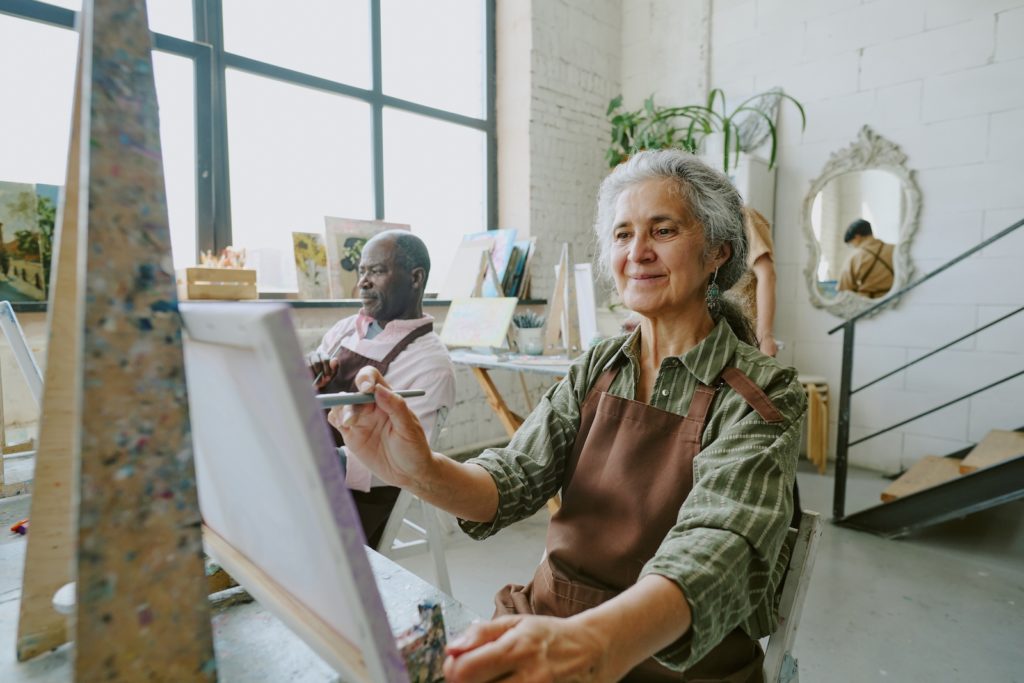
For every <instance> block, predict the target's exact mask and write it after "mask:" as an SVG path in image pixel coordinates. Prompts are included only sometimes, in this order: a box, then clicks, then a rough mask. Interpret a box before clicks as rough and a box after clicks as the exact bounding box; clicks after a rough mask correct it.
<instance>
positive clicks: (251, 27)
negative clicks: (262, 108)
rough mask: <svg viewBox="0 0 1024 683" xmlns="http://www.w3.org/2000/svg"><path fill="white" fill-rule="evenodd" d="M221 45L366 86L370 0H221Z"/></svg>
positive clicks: (307, 71) (306, 70) (231, 50)
mask: <svg viewBox="0 0 1024 683" xmlns="http://www.w3.org/2000/svg"><path fill="white" fill-rule="evenodd" d="M224 49H225V50H227V51H228V52H233V53H235V54H238V55H242V56H243V57H249V58H252V59H258V60H260V61H262V62H268V63H270V64H275V65H277V66H283V67H286V68H288V69H294V70H296V71H302V72H304V73H309V74H313V75H315V76H320V77H322V78H328V79H330V80H333V81H341V82H343V83H347V84H349V85H354V86H358V87H361V88H369V87H370V2H369V0H292V1H291V2H281V1H280V0H224Z"/></svg>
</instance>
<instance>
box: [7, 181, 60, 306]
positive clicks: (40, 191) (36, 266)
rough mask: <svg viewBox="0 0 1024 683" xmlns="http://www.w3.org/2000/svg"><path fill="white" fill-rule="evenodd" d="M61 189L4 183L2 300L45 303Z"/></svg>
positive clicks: (48, 186) (51, 186)
mask: <svg viewBox="0 0 1024 683" xmlns="http://www.w3.org/2000/svg"><path fill="white" fill-rule="evenodd" d="M59 194H60V188H59V187H57V186H56V185H33V184H31V183H11V182H2V181H0V300H7V301H45V300H46V291H47V284H48V282H49V277H50V259H51V256H52V253H53V229H54V224H55V223H56V218H57V202H58V198H59Z"/></svg>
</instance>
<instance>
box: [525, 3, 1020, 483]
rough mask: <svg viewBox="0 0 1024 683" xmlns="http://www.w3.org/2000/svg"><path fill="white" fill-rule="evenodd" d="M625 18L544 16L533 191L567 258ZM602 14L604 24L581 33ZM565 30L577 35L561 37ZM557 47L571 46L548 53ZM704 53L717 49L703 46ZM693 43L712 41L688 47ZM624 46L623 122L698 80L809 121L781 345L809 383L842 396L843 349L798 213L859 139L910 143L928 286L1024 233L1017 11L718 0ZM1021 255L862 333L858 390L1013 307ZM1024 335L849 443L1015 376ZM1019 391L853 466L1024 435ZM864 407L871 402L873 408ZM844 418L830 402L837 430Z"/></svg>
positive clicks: (884, 413)
mask: <svg viewBox="0 0 1024 683" xmlns="http://www.w3.org/2000/svg"><path fill="white" fill-rule="evenodd" d="M614 5H615V3H609V2H602V3H598V4H596V5H594V6H593V7H590V6H587V7H584V3H582V2H569V1H568V0H562V1H559V2H552V3H550V6H549V5H548V3H534V4H533V12H534V17H533V21H532V23H533V26H534V43H535V44H534V58H533V78H534V81H535V82H534V83H533V85H532V87H531V92H532V95H533V105H532V109H531V116H532V117H533V120H532V122H531V164H533V165H535V166H537V167H538V168H536V169H535V170H533V171H531V174H530V177H531V182H532V183H533V185H532V187H531V202H532V206H531V220H532V221H533V223H534V224H535V225H536V228H539V230H540V231H541V232H538V233H537V234H544V232H543V231H546V230H548V228H549V226H550V228H551V229H553V230H557V231H559V236H558V238H557V239H564V237H563V235H564V234H565V232H564V231H566V230H569V231H572V230H576V231H577V235H578V236H577V237H576V238H574V244H580V243H586V242H587V241H588V240H589V233H588V224H589V221H590V219H591V217H592V210H593V209H592V201H593V190H594V188H595V186H596V180H597V179H598V178H599V177H600V175H601V173H602V172H603V169H602V168H601V167H600V163H599V162H593V163H591V160H593V159H596V158H598V157H599V154H600V151H601V150H602V149H603V146H604V139H605V136H606V134H607V125H606V124H605V123H604V121H603V119H602V116H601V115H602V114H603V107H604V104H605V102H606V97H607V96H611V95H613V94H615V92H617V91H618V90H619V89H620V88H619V87H618V85H619V84H618V83H617V82H616V71H615V67H614V61H615V55H614V35H613V34H614V13H615V7H614ZM705 8H707V9H709V10H710V14H709V15H707V16H705V15H703V14H702V11H703V9H705ZM598 11H601V12H603V13H604V16H605V17H606V21H604V22H591V23H589V24H588V23H586V22H582V23H581V22H579V21H577V20H576V17H577V15H581V14H582V15H587V14H589V13H590V12H598ZM561 21H570V22H574V23H569V24H562V25H556V24H557V22H561ZM705 22H707V23H705ZM578 26H583V27H584V28H583V29H577V27H578ZM591 30H594V31H597V32H598V33H600V34H601V35H603V36H604V44H605V45H606V46H607V47H608V49H607V50H604V51H603V52H602V54H601V56H600V58H599V59H598V60H597V61H599V62H600V64H601V65H602V69H603V70H604V77H605V78H606V79H607V81H606V82H605V83H604V85H605V86H606V87H605V88H604V89H603V92H602V88H601V85H602V84H601V83H600V78H601V75H600V73H597V71H599V70H596V69H592V70H582V69H581V68H580V67H581V64H580V62H579V59H580V55H581V54H584V52H581V46H582V45H592V41H591V40H590V39H591V38H592V37H593V36H590V35H587V32H588V31H591ZM551 35H557V36H559V37H560V40H558V41H552V40H550V39H548V37H549V36H551ZM663 36H674V37H675V38H676V40H675V45H674V46H673V49H672V50H668V51H666V50H665V49H664V43H665V39H664V38H663ZM701 36H704V37H705V38H701ZM707 36H709V37H710V45H706V44H704V42H703V41H705V40H706V37H707ZM694 40H696V41H698V42H699V44H698V45H693V44H691V41H694ZM621 45H622V50H621V56H620V62H621V72H620V73H621V90H622V91H623V92H624V93H625V94H626V102H627V105H629V106H636V105H637V104H639V101H640V99H642V98H643V97H645V96H646V95H647V94H649V93H650V92H655V93H656V97H657V100H658V101H659V102H661V103H673V104H675V103H685V102H689V101H699V100H701V99H702V98H703V93H702V92H700V88H699V84H700V83H701V81H700V76H701V74H702V73H705V72H706V71H707V70H709V71H710V80H709V81H708V85H710V86H711V87H722V88H724V89H726V93H727V95H728V96H729V101H730V102H732V103H736V102H738V101H740V99H742V98H743V97H745V96H747V95H749V94H752V93H753V92H757V91H761V90H765V89H768V88H771V87H774V86H782V87H783V88H785V90H786V91H787V92H788V93H790V94H792V95H794V96H795V97H797V98H798V99H799V100H800V101H801V102H803V103H804V105H805V106H806V108H807V115H808V125H807V130H806V131H805V132H804V133H801V131H800V129H799V121H798V119H797V117H796V116H795V115H794V112H793V111H790V110H789V108H788V107H783V110H782V114H781V117H780V121H779V131H780V150H779V171H778V176H777V190H776V214H775V217H774V218H775V238H776V247H777V254H776V256H777V264H778V270H779V280H778V297H779V301H780V302H781V306H780V310H779V313H778V319H777V334H778V336H779V337H780V338H782V339H784V340H785V341H786V342H787V344H788V346H787V348H786V349H785V350H784V351H783V352H782V354H781V358H782V359H783V360H784V361H786V362H791V363H793V364H795V365H796V366H797V367H798V368H800V369H801V370H802V371H804V372H807V373H813V374H822V375H825V376H826V377H828V378H829V381H830V384H831V386H832V388H833V391H837V390H838V380H839V369H840V348H841V346H840V342H841V339H840V336H839V335H835V336H831V337H830V336H828V335H827V334H826V331H827V330H828V329H829V328H831V327H833V326H835V325H836V324H838V322H839V321H838V319H836V318H835V317H833V316H831V315H830V314H828V313H825V312H823V311H820V310H817V309H814V308H812V307H811V306H810V304H809V303H808V299H807V294H806V290H805V284H804V277H803V272H802V271H803V269H804V267H805V265H806V264H805V260H806V244H805V238H804V236H803V232H802V230H801V229H800V222H801V220H802V217H801V211H802V202H803V197H804V193H805V192H806V191H807V188H808V186H809V183H810V181H811V180H812V179H813V178H814V177H816V176H817V175H818V174H819V173H820V171H821V169H822V167H823V166H824V164H825V162H826V160H827V159H828V156H829V155H830V154H831V153H832V152H833V151H836V150H838V149H841V148H843V147H845V146H847V145H848V144H849V143H850V142H852V141H853V139H854V138H855V136H856V134H857V130H858V129H859V128H860V126H862V125H864V124H868V125H870V126H872V127H873V128H874V129H875V130H876V131H878V132H879V133H881V134H882V135H885V136H886V137H888V138H889V139H891V140H893V141H894V142H895V143H897V144H899V145H901V147H902V148H903V150H904V151H905V152H906V153H907V155H908V157H909V161H908V163H909V166H910V167H911V168H913V169H915V170H916V176H917V180H918V182H919V184H920V187H921V190H922V194H923V208H922V216H921V218H922V221H921V227H920V230H919V232H918V237H917V241H916V243H915V247H914V249H913V251H912V258H913V260H914V262H915V265H916V266H917V272H918V274H923V273H924V272H927V270H928V269H930V268H934V267H935V266H937V265H939V264H941V263H943V262H944V261H946V260H948V259H949V258H951V257H953V256H955V255H956V254H958V253H960V252H962V251H963V250H964V249H966V248H968V247H970V246H973V245H974V244H977V242H978V241H980V240H981V239H983V238H984V237H985V236H988V235H991V234H994V233H995V232H997V231H998V230H1000V229H1002V228H1003V227H1005V226H1007V225H1009V224H1010V223H1012V222H1013V221H1015V220H1017V219H1019V218H1020V217H1022V216H1024V195H1022V194H1021V188H1022V187H1024V164H1021V162H1020V159H1022V158H1024V132H1022V131H1024V1H1022V0H971V1H968V0H871V1H862V0H714V1H713V2H711V3H710V5H706V4H704V3H703V2H700V1H699V0H684V1H682V2H676V3H668V2H665V1H663V0H622V7H621ZM684 55H685V57H684ZM666 64H669V65H671V69H666V68H665V65H666ZM680 71H681V73H680ZM586 76H593V77H594V79H595V80H592V81H591V80H587V79H586V78H585V77H586ZM580 83H583V84H584V85H580ZM596 93H600V94H601V96H597V95H596ZM588 107H592V108H593V109H592V110H588ZM558 118H561V119H562V120H561V121H558V120H552V119H558ZM584 130H588V131H590V135H589V137H590V138H591V139H592V140H596V141H597V143H596V145H595V146H594V147H593V149H591V150H590V151H589V152H588V151H584V150H582V149H581V148H580V147H579V146H577V145H575V144H572V145H567V144H566V138H567V137H569V136H570V135H571V133H575V134H577V137H574V138H573V141H574V142H576V141H579V140H581V139H582V138H583V137H585V136H584V135H582V132H583V131H584ZM588 144H592V143H588ZM567 188H571V191H567ZM572 226H575V227H572ZM1022 256H1024V234H1021V235H1019V236H1017V237H1015V238H1013V239H1010V240H1005V241H1004V242H1003V243H1001V244H1000V245H998V246H997V247H992V248H989V249H987V250H985V251H984V252H982V253H981V254H979V255H978V256H976V257H975V260H974V261H972V262H971V263H968V264H964V265H963V266H960V267H958V268H956V269H953V270H952V271H950V272H949V273H948V274H947V275H946V276H945V277H944V278H943V279H941V280H939V281H937V282H935V283H933V284H930V285H927V286H925V287H922V288H921V289H920V290H919V291H918V292H916V293H914V294H912V295H910V296H909V297H908V298H907V300H906V301H904V302H903V303H902V304H901V305H900V306H899V307H898V308H896V309H895V310H893V311H890V312H886V313H884V314H882V315H881V316H880V317H878V318H876V319H873V320H869V321H866V322H864V323H863V324H862V325H860V326H859V327H858V331H857V339H858V352H857V363H858V364H857V365H856V367H855V374H856V376H857V378H858V380H860V381H863V380H867V379H870V378H872V377H874V376H876V375H878V374H881V373H882V372H885V371H886V370H887V369H890V368H892V367H895V366H897V365H899V364H900V363H902V362H905V361H906V360H908V359H911V358H914V357H916V356H918V355H920V354H921V353H923V352H924V350H927V349H929V348H933V347H934V346H935V345H937V344H939V343H942V342H945V341H948V340H952V339H953V338H955V337H957V336H959V335H960V334H963V333H965V332H967V331H969V330H970V329H973V328H974V327H975V326H976V325H977V324H979V323H983V322H985V321H987V320H991V319H993V318H994V317H997V316H998V315H1002V314H1003V313H1005V312H1007V311H1008V310H1012V308H1013V307H1015V306H1019V305H1020V304H1021V303H1022V301H1021V294H1020V293H1021V292H1022V291H1024V279H1022V278H1024V274H1022V273H1024V269H1021V268H1020V267H1019V263H1020V261H1021V257H1022ZM539 272H540V271H538V273H539ZM1022 325H1024V320H1016V321H1013V322H1007V323H1002V324H1000V325H998V326H996V327H994V328H992V329H991V330H988V331H986V332H985V333H983V334H982V335H980V336H979V337H978V338H977V339H972V340H968V341H966V342H963V343H961V344H958V345H956V346H955V347H954V348H952V349H950V350H949V351H947V352H944V353H943V354H942V355H940V356H937V357H936V358H935V359H933V360H932V361H929V363H928V364H927V365H926V368H927V369H918V370H916V371H914V372H911V373H900V374H899V375H897V376H896V377H893V378H890V379H888V380H885V381H884V382H882V383H880V384H879V385H878V386H876V387H873V388H872V389H870V390H866V391H865V392H864V394H863V395H861V396H858V397H856V398H855V399H854V422H855V423H856V425H857V426H856V428H855V429H854V432H855V433H856V434H859V435H864V434H867V433H870V432H872V431H876V430H877V429H880V428H882V427H885V426H887V425H888V424H891V423H892V422H893V421H895V420H896V419H897V417H896V416H899V417H909V416H910V415H911V414H913V412H914V411H918V410H924V409H925V408H927V407H929V406H930V405H932V404H934V403H937V402H941V401H944V400H949V399H950V398H953V397H955V395H958V394H960V393H964V392H966V391H969V390H972V389H974V388H977V386H980V385H981V384H983V383H984V381H985V379H986V378H991V377H993V376H994V374H993V373H998V371H999V370H998V368H999V367H1004V368H1005V372H1004V374H1009V373H1010V372H1011V371H1013V370H1015V369H1017V368H1019V367H1022V361H1024V342H1022V341H1021V340H1022V339H1024V334H1022V332H1024V330H1022ZM965 384H966V385H967V386H964V385H965ZM1022 385H1024V382H1020V383H1016V384H1014V383H1012V382H1011V383H1008V384H1007V385H1005V386H1003V387H1000V388H998V389H997V390H993V392H990V393H989V394H986V395H984V396H983V397H978V398H975V399H972V400H971V401H969V402H965V403H964V404H962V405H959V406H957V407H954V408H950V409H948V410H946V411H943V413H942V414H940V415H938V416H935V417H932V418H928V419H926V420H922V421H921V422H920V423H919V424H916V425H908V426H907V427H906V428H904V429H901V430H899V431H897V432H895V433H892V434H888V435H885V436H884V437H880V438H879V439H877V440H875V441H872V442H868V443H865V444H863V445H861V446H858V447H857V448H855V449H853V452H852V459H853V462H855V463H858V464H861V465H865V466H870V467H874V468H877V469H881V470H885V471H890V472H891V471H895V470H898V469H899V468H900V467H906V466H907V465H908V464H910V463H911V462H912V461H913V460H914V459H915V458H917V457H919V456H920V455H923V454H925V453H936V454H941V453H944V452H949V451H951V450H955V449H956V448H959V447H962V446H963V445H965V444H966V443H968V442H970V441H976V440H977V439H978V438H979V437H980V436H983V435H984V432H985V431H986V430H988V429H991V428H1013V427H1017V426H1020V425H1021V424H1024V413H1022V412H1021V410H1020V409H1019V408H1018V409H1014V408H1011V407H1008V405H1010V404H1016V405H1019V404H1021V403H1022V401H1021V394H1022V392H1021V386H1022ZM1015 392H1016V393H1015ZM869 395H870V396H873V397H874V400H873V401H871V402H865V401H864V398H865V396H869ZM1011 399H1012V400H1011ZM835 403H836V402H835V401H833V404H835ZM834 411H835V405H833V420H832V424H833V426H834V425H835V415H834Z"/></svg>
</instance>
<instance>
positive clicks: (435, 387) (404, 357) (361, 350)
mask: <svg viewBox="0 0 1024 683" xmlns="http://www.w3.org/2000/svg"><path fill="white" fill-rule="evenodd" d="M372 322H373V318H371V317H370V316H368V315H364V314H363V313H362V312H360V313H358V314H356V315H353V316H349V317H348V318H344V319H343V320H339V321H338V322H337V323H335V325H334V326H333V327H332V328H331V329H330V330H328V331H327V334H325V335H324V338H323V340H322V341H321V342H320V346H319V347H318V348H317V351H319V352H320V353H323V354H330V353H331V352H332V351H333V352H334V354H335V355H336V354H337V353H338V352H339V351H340V350H341V348H346V349H349V350H350V351H354V352H355V353H358V354H359V355H361V356H366V357H367V358H371V359H373V360H377V361H380V360H384V358H385V357H386V356H387V355H388V353H390V352H391V350H392V349H393V348H395V345H397V344H398V343H399V342H400V341H402V340H403V339H404V338H405V337H406V336H407V335H408V334H409V333H410V332H412V331H413V330H415V329H416V328H418V327H420V326H421V325H425V324H426V323H428V322H429V323H433V322H434V318H433V316H430V315H424V316H423V317H422V318H416V319H414V320H392V321H391V322H389V323H388V324H387V325H385V327H384V330H383V331H382V332H381V333H380V334H378V335H377V336H376V337H374V338H373V339H367V338H366V332H367V330H368V329H369V327H370V323H372ZM384 379H386V380H387V381H388V384H390V385H391V388H393V389H396V390H401V389H423V390H425V391H426V392H427V394H426V395H425V396H418V397H416V398H409V399H406V401H407V402H408V404H409V407H410V408H411V409H412V411H413V412H414V413H415V414H416V416H417V417H418V418H419V419H420V423H421V424H422V425H423V431H424V432H425V433H426V435H427V439H428V440H430V442H431V443H433V439H434V437H435V436H436V434H434V429H435V427H436V426H437V424H438V416H439V414H441V412H442V411H444V412H445V413H446V412H447V411H449V410H451V408H452V406H453V405H454V404H455V366H454V365H452V361H451V358H450V357H449V355H448V349H447V348H446V347H445V345H444V344H443V343H441V338H440V337H438V336H437V335H436V334H434V333H430V334H425V335H423V336H422V337H419V338H418V339H416V340H415V341H414V342H412V343H411V344H409V346H407V347H406V348H405V350H404V351H402V352H401V353H400V354H398V356H397V357H396V358H395V359H394V360H393V361H391V365H390V366H389V367H388V371H387V373H385V375H384ZM345 483H346V484H348V487H349V488H351V489H355V490H357V491H369V490H370V487H371V485H376V484H377V483H378V482H377V481H375V480H373V478H372V476H371V474H370V471H369V470H368V469H367V468H366V466H365V465H363V464H362V463H361V462H359V460H358V458H355V457H352V456H351V455H350V456H349V458H348V470H347V474H346V477H345Z"/></svg>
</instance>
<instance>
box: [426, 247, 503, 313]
mask: <svg viewBox="0 0 1024 683" xmlns="http://www.w3.org/2000/svg"><path fill="white" fill-rule="evenodd" d="M493 248H494V240H487V239H479V240H475V241H473V242H463V243H461V244H459V248H458V249H457V250H456V251H455V258H454V259H452V266H451V268H450V269H449V270H448V276H447V277H446V278H445V280H444V284H443V285H441V289H440V290H439V291H438V293H437V298H438V299H446V300H449V301H450V300H452V299H463V298H465V297H470V296H480V291H481V289H482V287H483V284H484V278H485V277H486V276H487V270H488V264H489V263H490V258H491V249H493Z"/></svg>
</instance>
